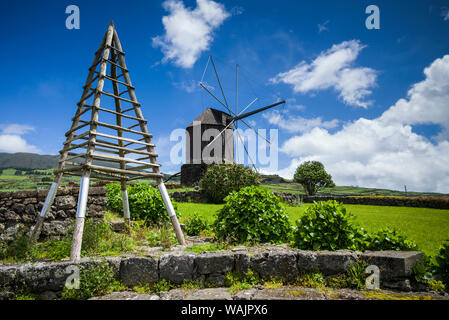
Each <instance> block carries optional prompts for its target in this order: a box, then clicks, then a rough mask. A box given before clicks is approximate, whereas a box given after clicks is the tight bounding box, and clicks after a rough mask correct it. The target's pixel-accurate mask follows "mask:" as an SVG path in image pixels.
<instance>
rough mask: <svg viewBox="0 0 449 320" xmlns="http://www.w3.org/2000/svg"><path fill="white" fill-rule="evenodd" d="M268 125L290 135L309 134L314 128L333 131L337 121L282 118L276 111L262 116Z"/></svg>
mask: <svg viewBox="0 0 449 320" xmlns="http://www.w3.org/2000/svg"><path fill="white" fill-rule="evenodd" d="M262 117H264V118H265V119H267V121H268V122H269V123H270V124H274V125H277V126H279V127H280V128H282V129H285V130H286V131H287V132H291V133H298V132H301V133H304V132H309V131H311V130H312V129H313V128H315V127H319V128H326V129H333V128H335V127H337V126H338V124H339V121H338V120H337V119H333V120H331V121H323V120H322V118H321V117H317V118H312V119H307V118H303V117H300V116H292V115H287V116H285V117H284V116H283V115H282V113H281V112H279V111H278V110H274V111H271V112H268V113H264V114H262Z"/></svg>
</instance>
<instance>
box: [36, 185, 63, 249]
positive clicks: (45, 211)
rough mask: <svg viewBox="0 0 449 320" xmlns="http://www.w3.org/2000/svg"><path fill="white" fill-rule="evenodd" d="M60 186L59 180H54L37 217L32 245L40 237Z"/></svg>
mask: <svg viewBox="0 0 449 320" xmlns="http://www.w3.org/2000/svg"><path fill="white" fill-rule="evenodd" d="M58 187H59V183H57V182H53V183H52V184H51V187H50V190H49V191H48V193H47V197H46V198H45V202H44V206H43V207H42V210H41V212H40V214H39V216H38V217H37V219H36V224H35V226H34V229H33V230H32V232H31V235H30V245H32V244H33V243H34V242H35V241H36V240H37V238H39V234H40V231H41V228H42V225H43V223H44V220H45V217H46V216H47V214H48V212H49V211H50V209H51V206H52V205H53V202H54V201H55V197H56V193H57V192H58Z"/></svg>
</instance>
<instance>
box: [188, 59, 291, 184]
mask: <svg viewBox="0 0 449 320" xmlns="http://www.w3.org/2000/svg"><path fill="white" fill-rule="evenodd" d="M209 61H210V62H211V64H212V67H213V70H214V73H215V76H216V79H217V82H218V85H219V87H220V90H221V94H222V96H223V100H220V99H219V98H218V97H217V96H216V95H214V94H213V93H212V91H211V90H210V89H209V88H208V86H207V85H206V84H205V83H203V81H202V80H201V81H200V86H201V87H202V88H203V89H204V90H205V91H206V92H207V93H208V94H209V95H211V96H212V97H213V98H214V99H215V100H216V101H217V102H218V103H219V104H220V105H221V106H223V107H224V108H225V109H226V110H227V112H224V111H221V110H218V109H213V108H207V109H206V110H204V111H203V113H201V114H200V115H199V116H198V117H197V118H196V119H195V120H194V121H193V122H192V123H191V124H190V125H189V126H187V128H186V163H185V164H184V165H182V166H181V184H182V185H185V186H192V185H195V184H197V183H198V181H199V180H200V179H201V177H202V176H203V175H204V173H205V172H206V170H207V167H208V166H209V165H211V164H222V163H234V162H235V159H234V129H237V128H238V122H239V121H241V122H242V123H243V124H244V125H245V126H247V127H248V128H250V129H252V130H253V131H254V132H255V133H256V134H257V135H259V133H258V132H257V131H256V130H255V129H254V128H253V127H251V126H250V125H249V124H248V123H246V122H245V121H244V120H243V119H245V118H247V117H250V116H252V115H255V114H257V113H259V112H262V111H264V110H267V109H270V108H274V107H276V106H279V105H281V104H284V103H285V101H284V100H283V101H280V102H276V103H273V104H270V105H268V106H265V107H262V108H258V109H256V110H253V111H250V112H246V113H243V112H244V111H246V110H247V109H248V108H249V107H250V106H251V105H253V104H254V103H255V102H256V101H257V100H258V98H255V99H254V100H253V101H252V102H251V103H250V104H248V105H247V106H246V107H245V108H244V109H243V110H242V111H240V112H238V110H237V106H238V98H237V97H238V65H236V103H235V112H234V111H232V110H231V108H230V107H229V104H228V101H227V99H226V96H225V94H224V91H223V87H222V85H221V81H220V77H219V75H218V72H217V69H216V67H215V63H214V60H213V57H212V56H210V57H209V60H208V64H209ZM208 64H207V65H206V69H207V66H208ZM205 71H206V70H205ZM203 74H204V73H203ZM203 77H204V75H203ZM235 132H236V134H237V137H238V138H239V139H240V140H241V142H242V144H243V147H244V148H245V152H246V153H247V155H248V157H249V158H250V156H249V154H248V151H247V150H246V147H245V144H244V143H243V141H242V138H241V137H240V135H239V133H238V131H235ZM259 136H260V135H259ZM260 137H261V138H262V139H264V140H266V139H265V137H262V136H260ZM210 139H211V140H210ZM267 142H268V143H269V141H267ZM251 161H252V160H251ZM252 163H253V166H254V161H252Z"/></svg>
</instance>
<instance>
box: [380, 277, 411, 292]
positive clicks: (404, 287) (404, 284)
mask: <svg viewBox="0 0 449 320" xmlns="http://www.w3.org/2000/svg"><path fill="white" fill-rule="evenodd" d="M381 287H383V288H388V289H393V290H397V291H403V292H410V291H412V285H411V283H410V280H409V279H399V280H396V281H393V280H390V281H385V280H384V281H382V280H381Z"/></svg>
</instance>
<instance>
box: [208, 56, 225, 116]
mask: <svg viewBox="0 0 449 320" xmlns="http://www.w3.org/2000/svg"><path fill="white" fill-rule="evenodd" d="M209 58H210V61H211V62H212V66H213V67H214V71H215V76H216V77H217V81H218V85H219V86H220V90H221V94H222V95H223V99H224V101H225V103H226V106H227V108H229V105H228V101H227V100H226V96H225V94H224V91H223V87H222V86H221V82H220V77H219V76H218V72H217V68H215V63H214V59H213V58H212V55H210V56H209Z"/></svg>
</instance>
